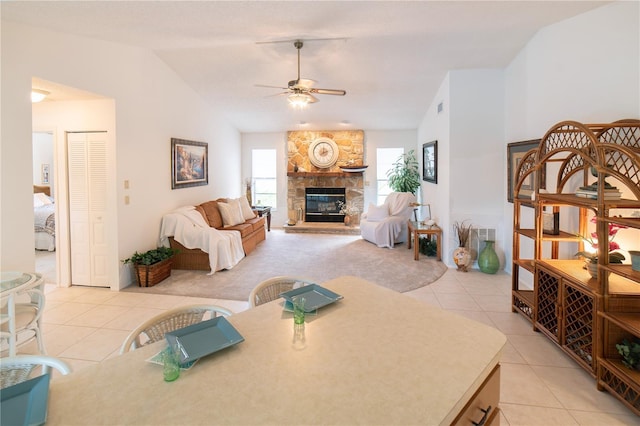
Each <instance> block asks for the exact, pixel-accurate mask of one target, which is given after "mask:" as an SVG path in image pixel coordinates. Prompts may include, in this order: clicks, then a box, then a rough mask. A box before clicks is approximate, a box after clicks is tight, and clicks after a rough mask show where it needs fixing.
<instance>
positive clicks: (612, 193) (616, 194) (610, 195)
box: [576, 186, 622, 200]
mask: <svg viewBox="0 0 640 426" xmlns="http://www.w3.org/2000/svg"><path fill="white" fill-rule="evenodd" d="M586 188H587V187H584V186H583V187H580V188H579V189H577V190H576V195H577V196H578V197H584V198H591V199H594V200H595V199H596V198H598V190H597V189H596V190H593V189H586ZM603 196H604V199H605V200H619V199H620V198H622V192H620V190H619V189H617V188H612V189H605V190H604V194H603Z"/></svg>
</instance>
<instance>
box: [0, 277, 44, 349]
mask: <svg viewBox="0 0 640 426" xmlns="http://www.w3.org/2000/svg"><path fill="white" fill-rule="evenodd" d="M0 276H1V278H0V306H1V310H2V313H1V314H0V324H7V326H6V332H5V331H3V332H2V337H3V338H6V339H7V340H8V342H9V356H15V355H16V352H17V347H18V332H17V330H16V297H17V296H18V295H19V294H20V293H22V292H24V291H25V290H28V289H30V288H33V287H38V286H41V285H42V284H43V281H42V275H40V274H37V273H29V272H9V271H3V272H2V273H1V275H0ZM34 337H35V336H34ZM30 340H31V339H29V340H27V341H30ZM23 343H26V341H25V342H23Z"/></svg>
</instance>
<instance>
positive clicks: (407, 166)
mask: <svg viewBox="0 0 640 426" xmlns="http://www.w3.org/2000/svg"><path fill="white" fill-rule="evenodd" d="M387 178H389V187H390V188H391V189H393V190H394V191H396V192H410V193H412V194H413V195H415V194H416V191H417V190H418V188H420V169H419V164H418V159H417V158H416V152H415V150H413V149H412V150H411V151H409V152H408V153H406V154H402V155H401V156H400V157H398V159H397V160H396V162H395V163H393V167H392V168H391V169H389V171H388V172H387Z"/></svg>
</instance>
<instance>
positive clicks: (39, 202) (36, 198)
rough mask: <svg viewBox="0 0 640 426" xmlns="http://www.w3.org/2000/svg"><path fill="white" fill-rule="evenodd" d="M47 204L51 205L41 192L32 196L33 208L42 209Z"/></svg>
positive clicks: (49, 200)
mask: <svg viewBox="0 0 640 426" xmlns="http://www.w3.org/2000/svg"><path fill="white" fill-rule="evenodd" d="M47 204H53V203H52V202H51V199H50V198H49V197H48V196H47V195H46V194H44V193H42V192H37V193H35V194H33V207H42V206H45V205H47Z"/></svg>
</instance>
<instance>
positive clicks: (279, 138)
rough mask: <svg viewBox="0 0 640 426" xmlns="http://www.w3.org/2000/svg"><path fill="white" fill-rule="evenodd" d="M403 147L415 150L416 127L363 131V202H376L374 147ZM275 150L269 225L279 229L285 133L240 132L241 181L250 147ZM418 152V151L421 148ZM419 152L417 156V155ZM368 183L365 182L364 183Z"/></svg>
mask: <svg viewBox="0 0 640 426" xmlns="http://www.w3.org/2000/svg"><path fill="white" fill-rule="evenodd" d="M398 147H402V148H404V149H405V152H408V151H409V150H411V149H416V131H415V130H365V131H364V161H365V164H366V165H368V166H369V167H368V168H367V170H366V171H365V172H364V180H365V188H364V203H365V204H364V205H365V209H366V208H367V206H368V205H369V203H374V204H375V203H376V175H375V173H376V172H375V170H376V149H377V148H398ZM252 149H275V150H276V158H277V159H278V165H277V171H276V173H277V176H278V183H277V186H278V194H279V196H278V206H277V207H276V208H275V209H273V210H272V218H271V227H273V228H281V227H282V226H283V225H284V224H285V223H286V222H287V219H288V217H287V133H286V132H282V133H280V132H277V133H243V134H242V180H243V181H244V179H245V178H248V177H250V176H251V150H252ZM420 152H421V151H420ZM420 155H421V154H420V153H418V157H420ZM367 183H368V184H367Z"/></svg>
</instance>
